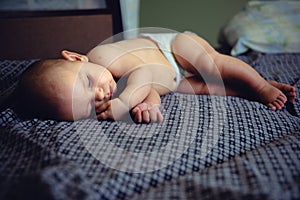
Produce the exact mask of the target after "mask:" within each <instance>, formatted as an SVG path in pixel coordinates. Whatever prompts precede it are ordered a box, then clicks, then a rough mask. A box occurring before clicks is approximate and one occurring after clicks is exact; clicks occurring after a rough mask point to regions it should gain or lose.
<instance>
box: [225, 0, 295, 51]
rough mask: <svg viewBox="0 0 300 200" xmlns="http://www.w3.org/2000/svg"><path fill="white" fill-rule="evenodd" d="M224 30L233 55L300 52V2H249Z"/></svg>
mask: <svg viewBox="0 0 300 200" xmlns="http://www.w3.org/2000/svg"><path fill="white" fill-rule="evenodd" d="M222 31H223V33H222V34H223V36H224V37H225V39H226V41H227V43H228V44H229V45H230V46H231V47H233V48H232V50H231V54H232V55H238V54H242V53H245V52H246V51H248V50H249V49H252V50H256V51H259V52H265V53H285V52H300V1H250V2H248V4H247V6H246V7H245V9H244V10H243V11H241V12H240V13H238V14H237V15H235V16H234V17H233V18H232V19H231V20H230V21H229V23H228V24H227V25H226V26H225V27H224V28H223V30H222Z"/></svg>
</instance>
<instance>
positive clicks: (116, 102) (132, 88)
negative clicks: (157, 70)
mask: <svg viewBox="0 0 300 200" xmlns="http://www.w3.org/2000/svg"><path fill="white" fill-rule="evenodd" d="M152 76H153V71H152V70H151V67H147V66H146V65H145V66H140V67H138V68H137V69H135V70H134V71H132V72H131V73H130V75H129V76H128V80H127V85H126V87H125V89H124V91H123V92H122V93H121V94H120V96H119V97H118V98H115V99H113V100H111V101H108V102H106V103H104V104H102V105H100V106H99V107H98V108H96V112H97V118H98V119H114V120H120V119H122V117H123V116H124V115H126V114H127V113H129V111H130V110H131V109H132V108H134V107H135V106H136V105H138V104H139V103H141V102H143V101H144V99H145V98H146V97H147V96H148V95H149V93H150V91H151V88H152V82H153V77H152Z"/></svg>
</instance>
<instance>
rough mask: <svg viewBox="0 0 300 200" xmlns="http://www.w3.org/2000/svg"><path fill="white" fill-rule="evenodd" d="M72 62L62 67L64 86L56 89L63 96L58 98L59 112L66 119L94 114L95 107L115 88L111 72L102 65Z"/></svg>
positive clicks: (108, 98)
mask: <svg viewBox="0 0 300 200" xmlns="http://www.w3.org/2000/svg"><path fill="white" fill-rule="evenodd" d="M73 63H74V64H73ZM73 63H72V65H69V66H66V68H64V70H65V73H62V74H63V80H64V83H63V85H64V86H63V87H64V88H63V89H61V90H57V91H58V92H60V94H59V96H62V97H63V99H59V101H61V102H59V105H60V106H59V107H60V108H59V109H60V113H63V116H64V118H66V119H68V120H72V119H74V120H77V119H83V118H88V117H90V116H91V115H93V114H95V113H94V112H95V107H97V106H100V105H102V104H103V103H104V102H107V101H109V100H110V99H111V97H112V95H113V94H114V92H115V91H116V88H117V84H116V82H115V80H114V79H113V76H112V74H111V73H110V72H109V71H108V70H107V69H105V68H104V67H102V66H100V65H96V64H93V63H89V62H73ZM58 87H59V86H58Z"/></svg>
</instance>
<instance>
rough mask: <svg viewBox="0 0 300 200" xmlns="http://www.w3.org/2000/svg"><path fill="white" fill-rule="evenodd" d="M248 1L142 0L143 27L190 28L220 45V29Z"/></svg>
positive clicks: (178, 29) (182, 29)
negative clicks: (218, 40) (218, 38)
mask: <svg viewBox="0 0 300 200" xmlns="http://www.w3.org/2000/svg"><path fill="white" fill-rule="evenodd" d="M247 1H248V0H226V1H224V0H209V1H208V0H141V2H140V27H152V26H154V27H163V28H169V29H173V30H177V31H184V30H190V31H194V32H196V33H197V34H199V35H201V36H202V37H203V38H205V39H206V40H208V41H209V42H210V43H211V44H212V45H213V46H214V47H217V46H218V42H217V37H218V34H219V30H220V28H221V27H222V26H223V25H224V24H225V23H226V22H227V21H228V20H229V19H230V18H231V17H232V16H233V15H234V14H235V13H237V12H238V11H239V10H241V9H242V8H243V6H244V5H245V4H246V3H247Z"/></svg>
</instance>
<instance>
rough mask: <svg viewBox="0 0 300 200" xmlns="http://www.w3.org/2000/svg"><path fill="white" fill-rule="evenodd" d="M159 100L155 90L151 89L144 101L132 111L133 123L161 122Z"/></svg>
mask: <svg viewBox="0 0 300 200" xmlns="http://www.w3.org/2000/svg"><path fill="white" fill-rule="evenodd" d="M160 104H161V99H160V95H159V94H158V93H157V91H156V90H154V89H151V91H150V93H149V95H148V96H147V97H146V99H145V100H144V101H143V102H142V103H140V104H138V105H137V106H136V107H134V108H133V109H132V114H133V115H134V121H135V122H137V123H142V122H145V123H150V122H162V121H163V116H162V114H161V112H160V109H159V107H160Z"/></svg>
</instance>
